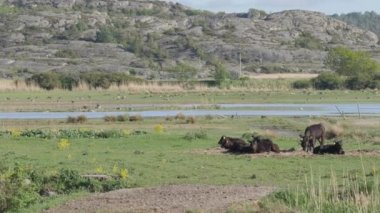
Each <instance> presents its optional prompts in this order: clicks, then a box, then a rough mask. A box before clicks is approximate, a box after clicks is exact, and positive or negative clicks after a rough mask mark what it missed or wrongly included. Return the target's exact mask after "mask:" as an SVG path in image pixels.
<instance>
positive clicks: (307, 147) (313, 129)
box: [300, 124, 326, 152]
mask: <svg viewBox="0 0 380 213" xmlns="http://www.w3.org/2000/svg"><path fill="white" fill-rule="evenodd" d="M325 132H326V129H325V127H324V126H323V124H313V125H311V126H308V127H306V129H305V133H304V135H300V137H301V138H302V140H301V146H302V149H303V150H304V151H306V152H308V151H311V152H312V151H313V149H314V145H315V140H318V141H319V143H320V145H321V146H323V143H324V137H325Z"/></svg>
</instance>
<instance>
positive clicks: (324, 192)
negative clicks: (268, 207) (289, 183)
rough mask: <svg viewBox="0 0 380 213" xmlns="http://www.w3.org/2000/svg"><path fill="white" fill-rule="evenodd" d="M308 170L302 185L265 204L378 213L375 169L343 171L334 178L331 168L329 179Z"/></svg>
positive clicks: (379, 196)
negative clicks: (339, 175) (352, 172)
mask: <svg viewBox="0 0 380 213" xmlns="http://www.w3.org/2000/svg"><path fill="white" fill-rule="evenodd" d="M315 177H316V176H315V175H314V173H313V171H312V170H311V172H310V174H309V175H306V176H305V183H304V185H303V186H297V187H288V188H287V189H284V190H281V191H278V192H275V193H274V194H272V195H271V196H270V197H269V202H274V203H279V204H281V205H285V206H287V207H288V208H289V210H291V211H300V212H334V213H335V212H342V213H347V212H374V213H375V212H379V209H380V186H379V175H378V174H376V169H375V168H372V171H371V172H369V173H368V174H366V172H365V169H364V167H363V168H362V171H361V172H360V174H358V173H354V174H351V173H349V172H347V171H345V172H343V176H342V177H341V178H338V176H337V175H336V174H335V172H334V171H333V170H332V169H331V171H330V175H329V179H328V180H327V181H326V180H323V179H324V178H325V176H323V177H322V176H317V178H316V179H315Z"/></svg>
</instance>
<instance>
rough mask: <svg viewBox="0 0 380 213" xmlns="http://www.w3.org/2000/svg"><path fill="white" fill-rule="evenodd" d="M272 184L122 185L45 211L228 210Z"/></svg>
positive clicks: (255, 197) (252, 199)
mask: <svg viewBox="0 0 380 213" xmlns="http://www.w3.org/2000/svg"><path fill="white" fill-rule="evenodd" d="M272 191H273V188H272V187H253V186H209V185H172V186H160V187H155V188H135V189H122V190H117V191H113V192H108V193H102V194H95V195H92V196H89V197H86V198H83V199H79V200H74V201H70V202H67V203H65V204H63V205H62V206H59V207H57V208H52V209H49V210H47V211H45V212H49V213H50V212H54V213H61V212H62V213H71V212H72V213H74V212H86V213H87V212H144V213H145V212H191V211H195V212H225V211H226V210H227V208H228V207H230V206H231V205H234V204H238V203H246V202H249V203H253V204H254V203H256V202H257V201H258V200H260V199H261V198H262V197H264V196H266V195H268V194H269V193H270V192H272Z"/></svg>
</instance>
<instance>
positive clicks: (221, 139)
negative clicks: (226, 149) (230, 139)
mask: <svg viewBox="0 0 380 213" xmlns="http://www.w3.org/2000/svg"><path fill="white" fill-rule="evenodd" d="M226 139H227V138H226V136H224V135H223V136H222V137H221V138H220V140H219V142H218V144H220V145H222V144H224V143H225V141H226Z"/></svg>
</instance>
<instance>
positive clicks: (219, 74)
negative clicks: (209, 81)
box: [213, 61, 231, 86]
mask: <svg viewBox="0 0 380 213" xmlns="http://www.w3.org/2000/svg"><path fill="white" fill-rule="evenodd" d="M213 64H214V66H215V75H214V78H215V82H216V84H217V85H219V86H221V85H223V84H224V83H226V82H228V81H229V80H230V79H231V76H230V73H229V72H228V71H227V69H226V67H225V66H224V65H223V63H222V62H220V61H216V62H213Z"/></svg>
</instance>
